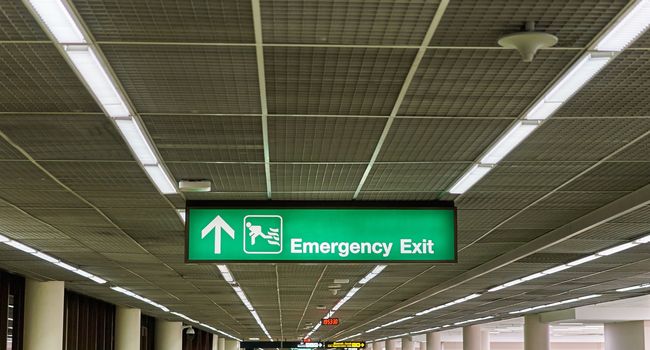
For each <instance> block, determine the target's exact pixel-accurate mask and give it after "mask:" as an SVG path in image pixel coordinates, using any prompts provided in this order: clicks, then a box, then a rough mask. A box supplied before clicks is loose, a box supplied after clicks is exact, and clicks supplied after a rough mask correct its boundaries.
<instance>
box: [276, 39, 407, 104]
mask: <svg viewBox="0 0 650 350" xmlns="http://www.w3.org/2000/svg"><path fill="white" fill-rule="evenodd" d="M415 54H416V50H408V49H368V48H315V47H267V48H265V49H264V63H265V66H266V90H267V97H268V106H269V113H272V114H330V115H389V114H390V112H391V110H392V108H393V105H394V104H395V101H396V99H397V95H398V94H399V92H400V89H401V87H402V84H403V83H404V79H405V78H406V74H407V73H408V71H409V68H410V66H411V63H412V62H413V59H414V58H415Z"/></svg>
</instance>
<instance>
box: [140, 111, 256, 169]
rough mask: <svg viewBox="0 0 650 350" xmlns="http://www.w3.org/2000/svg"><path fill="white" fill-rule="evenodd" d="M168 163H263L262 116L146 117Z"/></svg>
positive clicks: (148, 127) (145, 119)
mask: <svg viewBox="0 0 650 350" xmlns="http://www.w3.org/2000/svg"><path fill="white" fill-rule="evenodd" d="M143 119H144V121H145V125H146V126H147V130H148V131H149V134H150V135H151V137H152V139H153V141H154V143H155V144H156V147H157V148H158V151H159V152H160V153H161V155H162V157H163V159H164V160H165V161H167V162H170V161H171V162H173V161H184V162H218V161H222V162H263V161H264V142H263V140H262V119H261V117H223V116H221V117H215V116H189V115H186V116H172V115H155V116H145V117H144V118H143Z"/></svg>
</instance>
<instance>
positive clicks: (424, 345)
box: [419, 341, 427, 350]
mask: <svg viewBox="0 0 650 350" xmlns="http://www.w3.org/2000/svg"><path fill="white" fill-rule="evenodd" d="M419 343H420V350H427V342H425V341H421V342H419Z"/></svg>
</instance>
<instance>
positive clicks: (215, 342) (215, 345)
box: [212, 334, 219, 350]
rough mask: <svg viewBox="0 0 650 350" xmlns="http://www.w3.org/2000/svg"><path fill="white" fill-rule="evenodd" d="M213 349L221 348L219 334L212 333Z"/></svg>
mask: <svg viewBox="0 0 650 350" xmlns="http://www.w3.org/2000/svg"><path fill="white" fill-rule="evenodd" d="M212 350H219V336H218V335H216V334H212Z"/></svg>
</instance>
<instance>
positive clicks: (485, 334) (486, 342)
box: [481, 329, 490, 350]
mask: <svg viewBox="0 0 650 350" xmlns="http://www.w3.org/2000/svg"><path fill="white" fill-rule="evenodd" d="M481 350H490V331H488V330H487V329H482V330H481Z"/></svg>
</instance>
